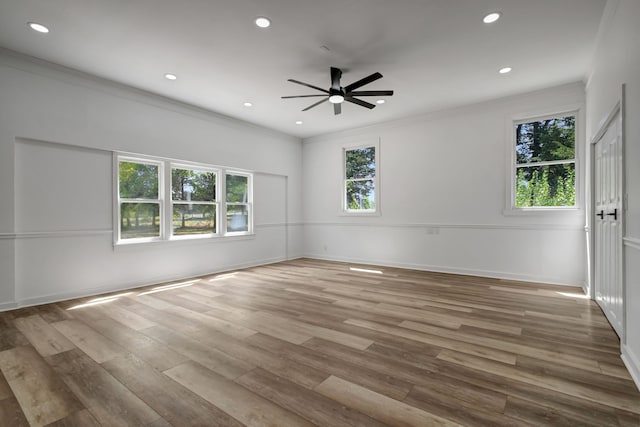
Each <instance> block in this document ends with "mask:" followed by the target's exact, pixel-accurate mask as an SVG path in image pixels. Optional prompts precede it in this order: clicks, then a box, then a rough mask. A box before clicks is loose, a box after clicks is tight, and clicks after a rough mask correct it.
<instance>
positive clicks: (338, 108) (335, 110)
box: [333, 104, 342, 116]
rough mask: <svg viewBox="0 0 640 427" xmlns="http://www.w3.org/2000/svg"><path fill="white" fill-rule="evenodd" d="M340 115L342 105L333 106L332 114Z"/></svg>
mask: <svg viewBox="0 0 640 427" xmlns="http://www.w3.org/2000/svg"><path fill="white" fill-rule="evenodd" d="M340 113H342V104H333V114H334V115H336V116H337V115H338V114H340Z"/></svg>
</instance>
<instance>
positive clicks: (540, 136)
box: [512, 113, 576, 209]
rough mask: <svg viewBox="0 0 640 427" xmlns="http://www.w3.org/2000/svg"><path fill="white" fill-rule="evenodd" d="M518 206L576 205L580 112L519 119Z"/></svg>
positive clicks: (515, 196) (515, 200)
mask: <svg viewBox="0 0 640 427" xmlns="http://www.w3.org/2000/svg"><path fill="white" fill-rule="evenodd" d="M514 158H515V167H514V175H515V176H514V175H512V176H513V177H514V181H513V194H512V204H513V206H514V207H515V208H520V209H527V208H534V209H535V208H547V209H548V208H575V207H576V114H575V113H568V114H560V115H555V116H550V117H545V118H542V119H535V120H531V119H530V120H523V121H518V122H515V156H514Z"/></svg>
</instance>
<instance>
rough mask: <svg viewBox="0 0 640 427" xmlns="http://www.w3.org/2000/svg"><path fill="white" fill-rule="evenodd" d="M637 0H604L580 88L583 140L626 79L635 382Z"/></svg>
mask: <svg viewBox="0 0 640 427" xmlns="http://www.w3.org/2000/svg"><path fill="white" fill-rule="evenodd" d="M639 17H640V2H639V1H637V0H610V1H609V3H608V4H607V9H606V10H605V16H604V17H603V23H602V25H601V28H600V35H599V40H598V45H597V49H596V53H595V59H594V62H593V66H592V70H591V76H590V78H589V81H588V83H587V88H586V102H587V134H588V140H587V143H588V142H589V140H591V138H592V137H593V135H594V134H595V133H596V132H597V131H598V129H599V128H600V126H601V124H602V123H603V121H604V120H605V119H606V117H607V115H608V114H609V112H610V111H611V110H612V109H613V107H614V105H615V104H616V102H618V100H619V99H620V93H621V85H622V84H623V83H625V84H626V104H625V108H626V115H625V119H626V121H625V130H624V132H625V151H626V152H625V179H626V193H627V196H628V209H627V210H626V211H625V213H624V215H625V221H626V233H625V238H624V242H625V245H624V256H625V258H624V264H625V286H626V294H625V301H626V304H627V305H626V319H625V320H626V342H623V345H622V355H623V359H624V360H625V363H626V364H627V367H628V368H629V370H630V371H631V374H632V375H633V376H634V379H635V381H636V384H638V386H639V387H640V167H639V166H640V120H639V119H638V118H640V26H639V25H638V18H639Z"/></svg>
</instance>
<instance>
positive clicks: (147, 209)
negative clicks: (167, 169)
mask: <svg viewBox="0 0 640 427" xmlns="http://www.w3.org/2000/svg"><path fill="white" fill-rule="evenodd" d="M162 174H163V164H162V163H161V162H154V161H150V160H138V159H129V158H126V157H123V158H120V159H119V160H118V186H117V188H118V195H117V196H118V213H119V214H118V219H119V221H118V222H119V224H118V236H117V238H118V240H119V241H124V240H131V239H139V240H141V241H142V240H158V239H161V238H162V228H163V221H162V216H161V215H160V213H161V212H162V210H163V200H162V197H161V196H162Z"/></svg>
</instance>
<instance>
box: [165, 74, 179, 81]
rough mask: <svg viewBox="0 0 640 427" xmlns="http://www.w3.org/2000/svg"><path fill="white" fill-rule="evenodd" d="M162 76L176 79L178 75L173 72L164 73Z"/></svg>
mask: <svg viewBox="0 0 640 427" xmlns="http://www.w3.org/2000/svg"><path fill="white" fill-rule="evenodd" d="M164 78H165V79H167V80H176V79H177V78H178V76H176V75H175V74H171V73H167V74H165V75H164Z"/></svg>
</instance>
